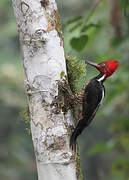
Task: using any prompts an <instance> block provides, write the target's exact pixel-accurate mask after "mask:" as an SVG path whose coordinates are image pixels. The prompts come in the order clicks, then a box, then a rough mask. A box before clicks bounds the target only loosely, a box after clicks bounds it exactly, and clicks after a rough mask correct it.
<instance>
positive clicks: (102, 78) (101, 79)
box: [97, 75, 105, 82]
mask: <svg viewBox="0 0 129 180" xmlns="http://www.w3.org/2000/svg"><path fill="white" fill-rule="evenodd" d="M104 78H105V75H103V76H102V77H101V78H100V79H97V81H99V82H101V81H103V80H104Z"/></svg>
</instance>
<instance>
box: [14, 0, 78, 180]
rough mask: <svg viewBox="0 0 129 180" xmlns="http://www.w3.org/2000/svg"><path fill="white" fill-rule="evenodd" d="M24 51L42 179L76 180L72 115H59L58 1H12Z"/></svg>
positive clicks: (60, 51)
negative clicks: (56, 102)
mask: <svg viewBox="0 0 129 180" xmlns="http://www.w3.org/2000/svg"><path fill="white" fill-rule="evenodd" d="M12 2H13V7H14V13H15V16H16V22H17V27H18V31H19V37H20V44H21V49H22V58H23V61H22V62H23V68H24V72H25V87H26V93H27V96H28V103H29V109H30V115H31V132H32V139H33V145H34V151H35V156H36V163H37V171H38V179H39V180H76V179H77V176H76V162H75V160H74V158H73V154H72V152H71V150H70V148H69V135H68V128H69V127H71V126H73V119H72V115H71V112H68V113H67V114H66V115H64V114H63V113H62V112H61V113H59V114H56V113H55V111H54V108H55V107H54V106H51V103H52V101H53V100H54V97H55V96H57V95H58V87H57V80H60V74H61V72H62V71H64V72H65V74H66V65H65V57H64V48H63V42H62V40H61V39H60V37H59V33H58V31H57V25H58V22H57V19H56V18H57V6H56V2H55V0H43V2H45V4H42V5H41V2H40V0H12Z"/></svg>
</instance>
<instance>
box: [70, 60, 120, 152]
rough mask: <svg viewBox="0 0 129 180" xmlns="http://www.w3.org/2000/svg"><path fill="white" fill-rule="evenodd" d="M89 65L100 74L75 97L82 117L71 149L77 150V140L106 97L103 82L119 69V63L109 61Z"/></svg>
mask: <svg viewBox="0 0 129 180" xmlns="http://www.w3.org/2000/svg"><path fill="white" fill-rule="evenodd" d="M86 63H87V64H89V65H91V66H93V67H95V68H96V69H97V70H98V71H99V72H100V73H99V75H97V76H96V77H94V78H93V79H91V80H89V81H88V82H87V83H86V84H85V85H84V86H83V88H82V90H81V92H80V93H78V94H76V95H74V97H75V98H76V101H78V102H79V103H80V105H81V117H80V119H79V121H78V124H77V126H76V128H75V129H74V131H73V133H72V135H71V137H70V147H71V148H72V150H76V139H77V137H78V136H79V135H80V134H81V133H82V131H83V130H84V129H85V128H86V127H87V126H88V125H89V124H90V123H91V121H92V120H93V118H94V116H95V114H96V112H97V111H98V109H99V106H100V105H101V103H102V101H103V99H104V96H105V87H104V85H103V82H104V81H105V80H106V79H107V78H108V77H110V76H111V75H112V74H113V73H114V72H115V70H116V69H117V67H118V65H119V64H118V61H114V60H109V61H105V62H101V63H99V64H96V63H93V62H90V61H87V62H86Z"/></svg>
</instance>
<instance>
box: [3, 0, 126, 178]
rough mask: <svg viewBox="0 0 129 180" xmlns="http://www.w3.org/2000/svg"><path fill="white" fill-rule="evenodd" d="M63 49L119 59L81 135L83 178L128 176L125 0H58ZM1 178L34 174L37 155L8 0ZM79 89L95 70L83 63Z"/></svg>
mask: <svg viewBox="0 0 129 180" xmlns="http://www.w3.org/2000/svg"><path fill="white" fill-rule="evenodd" d="M57 3H58V7H59V10H60V16H61V24H62V30H63V36H64V41H65V51H66V53H67V54H69V55H72V56H76V57H77V63H80V62H81V61H85V60H86V59H87V60H91V61H95V62H97V63H98V62H101V61H105V60H109V59H114V60H118V61H119V64H120V65H119V68H118V70H117V71H116V73H115V74H114V75H113V76H112V77H111V78H109V79H108V80H107V82H105V87H106V97H105V100H104V102H103V105H102V106H101V108H100V110H99V112H98V113H97V115H96V117H95V119H94V121H93V122H92V124H91V125H90V126H89V128H87V130H86V131H85V132H84V133H83V134H82V135H81V136H80V137H79V145H80V146H79V147H80V152H81V162H82V169H83V174H84V180H129V3H128V2H127V3H128V4H126V9H125V8H124V7H125V5H124V1H122V0H103V1H96V0H90V1H89V0H80V1H78V0H71V1H69V0H62V1H60V0H57ZM0 30H1V31H0V84H1V85H0V87H1V88H0V139H1V141H0V179H1V180H23V179H24V180H36V179H37V173H36V166H35V157H34V152H33V146H32V141H31V137H30V136H29V134H28V132H27V130H26V128H27V124H26V121H25V119H24V118H23V116H22V115H21V112H23V111H24V109H25V108H26V107H27V101H26V96H25V93H24V82H23V71H22V65H21V56H20V49H19V42H18V33H17V29H16V23H15V18H14V15H13V8H12V4H11V1H8V0H1V1H0ZM86 69H87V74H86V76H85V75H84V76H83V77H82V78H81V80H80V81H79V82H77V83H78V84H79V85H78V90H79V89H81V86H82V84H84V83H85V81H87V80H88V79H89V78H91V77H94V76H95V75H96V74H97V72H96V71H95V70H94V69H93V68H92V67H89V66H88V67H87V68H86Z"/></svg>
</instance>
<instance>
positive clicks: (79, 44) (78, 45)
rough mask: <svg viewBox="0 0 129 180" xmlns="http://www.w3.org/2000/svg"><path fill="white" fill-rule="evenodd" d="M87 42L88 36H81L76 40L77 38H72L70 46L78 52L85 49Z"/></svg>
mask: <svg viewBox="0 0 129 180" xmlns="http://www.w3.org/2000/svg"><path fill="white" fill-rule="evenodd" d="M87 42H88V36H87V35H82V36H80V37H78V38H77V37H74V38H72V39H71V41H70V44H71V46H72V48H73V49H75V50H76V51H78V52H80V51H82V50H83V49H84V48H85V46H86V44H87Z"/></svg>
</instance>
